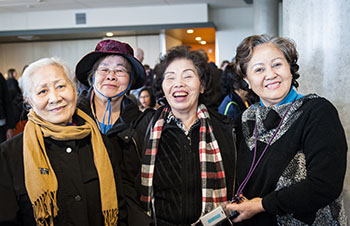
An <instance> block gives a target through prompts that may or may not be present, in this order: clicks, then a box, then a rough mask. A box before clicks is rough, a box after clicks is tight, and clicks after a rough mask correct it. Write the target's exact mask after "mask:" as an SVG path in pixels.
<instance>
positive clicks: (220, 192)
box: [141, 105, 227, 214]
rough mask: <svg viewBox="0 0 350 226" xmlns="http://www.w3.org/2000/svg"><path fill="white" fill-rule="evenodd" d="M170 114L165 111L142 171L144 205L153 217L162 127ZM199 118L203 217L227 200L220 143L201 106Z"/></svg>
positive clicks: (153, 133)
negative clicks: (154, 179)
mask: <svg viewBox="0 0 350 226" xmlns="http://www.w3.org/2000/svg"><path fill="white" fill-rule="evenodd" d="M169 113H170V109H169V108H167V107H165V108H164V109H163V111H162V113H161V114H160V116H159V118H158V120H157V121H156V123H155V124H154V126H153V128H152V131H151V133H150V137H149V142H148V143H147V148H146V151H145V156H144V158H143V161H142V168H141V202H143V203H144V204H145V206H146V208H147V212H148V213H149V214H150V213H151V211H150V210H151V208H150V204H151V198H152V197H153V189H152V186H153V173H154V167H155V161H156V156H157V152H158V144H159V140H160V137H161V134H162V128H163V125H164V123H165V121H166V119H167V117H168V115H169ZM197 117H198V119H199V120H200V129H199V159H200V168H201V178H202V214H205V213H207V212H209V211H211V210H213V209H214V208H216V207H217V206H219V205H220V204H222V203H223V202H225V201H226V200H227V192H226V180H225V172H224V166H223V162H222V158H221V154H220V149H219V145H218V142H217V141H216V139H215V136H214V133H213V128H212V126H211V125H210V124H209V118H210V117H209V113H208V110H207V108H206V107H205V106H204V105H199V106H198V110H197Z"/></svg>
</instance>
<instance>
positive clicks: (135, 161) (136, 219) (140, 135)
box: [121, 111, 154, 226]
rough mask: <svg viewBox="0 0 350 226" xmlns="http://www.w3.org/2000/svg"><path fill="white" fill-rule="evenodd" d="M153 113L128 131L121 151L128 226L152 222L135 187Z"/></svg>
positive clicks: (147, 114)
mask: <svg viewBox="0 0 350 226" xmlns="http://www.w3.org/2000/svg"><path fill="white" fill-rule="evenodd" d="M153 113H154V112H153V111H149V112H148V111H146V112H144V113H143V115H142V119H141V120H140V121H138V122H137V123H136V124H135V125H134V127H133V128H132V129H131V130H129V134H128V136H129V137H131V139H129V142H128V143H127V145H126V146H125V147H124V150H123V162H122V165H121V171H122V176H123V185H124V189H125V191H126V192H125V198H126V200H127V206H128V216H129V217H128V218H129V219H128V223H129V225H130V226H142V225H149V224H151V223H152V222H153V220H152V219H151V218H150V217H149V216H148V215H147V214H146V212H145V211H144V210H143V208H142V207H141V204H140V195H139V193H138V189H137V185H138V184H139V183H140V170H141V158H142V150H143V148H144V141H145V139H146V138H145V133H146V129H147V127H148V124H149V122H150V121H151V118H152V116H153Z"/></svg>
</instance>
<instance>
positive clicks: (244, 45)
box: [234, 34, 300, 88]
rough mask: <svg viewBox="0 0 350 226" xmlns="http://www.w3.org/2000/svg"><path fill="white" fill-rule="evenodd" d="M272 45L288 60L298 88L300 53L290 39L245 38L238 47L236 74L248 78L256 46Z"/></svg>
mask: <svg viewBox="0 0 350 226" xmlns="http://www.w3.org/2000/svg"><path fill="white" fill-rule="evenodd" d="M265 43H271V44H273V45H275V46H276V47H277V48H278V49H279V50H281V51H282V52H283V54H284V57H285V58H286V60H287V62H288V64H289V66H290V71H291V74H292V76H293V78H292V85H293V86H294V87H296V88H298V86H299V84H298V82H297V79H298V78H299V77H300V74H299V73H298V70H299V65H298V64H297V61H298V52H297V50H296V45H295V42H294V41H293V40H291V39H288V38H281V37H270V36H269V35H265V34H263V35H252V36H249V37H247V38H245V39H244V40H243V41H242V42H241V43H240V44H239V45H238V47H237V50H236V56H235V58H234V65H235V72H236V74H237V75H238V76H239V77H240V78H241V79H243V78H245V77H246V76H247V66H248V63H249V61H250V60H251V58H252V55H253V49H254V48H255V47H256V46H259V45H262V44H265Z"/></svg>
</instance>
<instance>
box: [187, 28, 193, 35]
mask: <svg viewBox="0 0 350 226" xmlns="http://www.w3.org/2000/svg"><path fill="white" fill-rule="evenodd" d="M186 32H187V33H188V34H192V33H193V32H194V30H193V29H188V30H187V31H186Z"/></svg>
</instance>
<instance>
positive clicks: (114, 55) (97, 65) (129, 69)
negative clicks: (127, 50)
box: [95, 54, 131, 73]
mask: <svg viewBox="0 0 350 226" xmlns="http://www.w3.org/2000/svg"><path fill="white" fill-rule="evenodd" d="M109 57H119V58H121V59H122V60H123V63H122V64H121V63H118V64H117V66H123V67H125V68H126V70H127V71H128V72H129V73H130V72H131V65H130V63H129V61H128V60H127V59H126V58H125V57H123V56H120V55H116V54H112V55H107V56H104V57H101V58H100V59H99V60H98V61H97V62H96V63H95V65H96V68H97V67H99V66H101V65H102V66H107V65H108V64H107V63H103V62H102V61H104V60H105V59H106V58H109Z"/></svg>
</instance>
